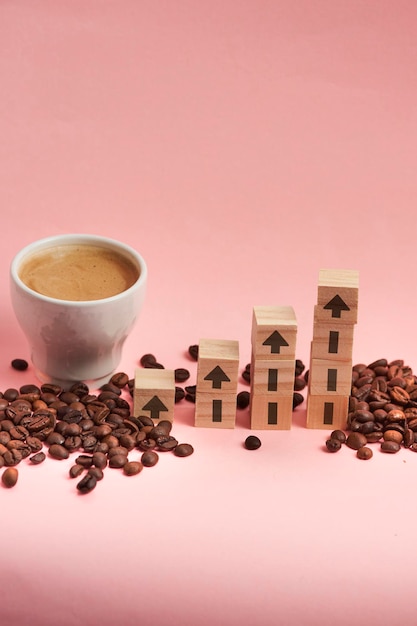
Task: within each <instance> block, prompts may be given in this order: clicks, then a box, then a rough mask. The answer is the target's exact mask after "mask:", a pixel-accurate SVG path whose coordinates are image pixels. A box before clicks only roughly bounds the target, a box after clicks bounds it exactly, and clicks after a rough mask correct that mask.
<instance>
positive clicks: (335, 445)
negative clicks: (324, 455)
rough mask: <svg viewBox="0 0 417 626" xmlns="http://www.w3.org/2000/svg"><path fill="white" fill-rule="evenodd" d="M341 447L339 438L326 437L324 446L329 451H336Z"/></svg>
mask: <svg viewBox="0 0 417 626" xmlns="http://www.w3.org/2000/svg"><path fill="white" fill-rule="evenodd" d="M341 447H342V443H341V441H340V440H339V439H332V438H331V437H330V439H327V441H326V448H327V450H328V451H329V452H338V451H339V450H340V449H341Z"/></svg>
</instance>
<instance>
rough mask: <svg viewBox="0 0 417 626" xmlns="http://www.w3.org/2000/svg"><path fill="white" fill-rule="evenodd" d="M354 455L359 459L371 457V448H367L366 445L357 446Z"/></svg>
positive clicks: (365, 459)
mask: <svg viewBox="0 0 417 626" xmlns="http://www.w3.org/2000/svg"><path fill="white" fill-rule="evenodd" d="M356 456H357V457H358V459H361V461H367V460H368V459H371V458H372V456H373V452H372V450H371V448H368V446H362V448H359V449H358V450H357V451H356Z"/></svg>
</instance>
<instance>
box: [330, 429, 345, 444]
mask: <svg viewBox="0 0 417 626" xmlns="http://www.w3.org/2000/svg"><path fill="white" fill-rule="evenodd" d="M330 439H338V440H339V441H340V443H346V434H345V433H344V432H343V430H339V429H338V430H334V431H333V432H331V433H330Z"/></svg>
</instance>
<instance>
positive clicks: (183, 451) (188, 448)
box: [174, 443, 194, 457]
mask: <svg viewBox="0 0 417 626" xmlns="http://www.w3.org/2000/svg"><path fill="white" fill-rule="evenodd" d="M193 452H194V448H193V446H192V445H191V444H189V443H179V444H178V445H177V446H176V447H175V448H174V454H175V456H181V457H184V456H190V454H192V453H193Z"/></svg>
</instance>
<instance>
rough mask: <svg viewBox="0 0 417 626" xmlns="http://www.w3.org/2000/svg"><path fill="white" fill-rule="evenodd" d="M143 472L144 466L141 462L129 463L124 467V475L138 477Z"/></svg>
mask: <svg viewBox="0 0 417 626" xmlns="http://www.w3.org/2000/svg"><path fill="white" fill-rule="evenodd" d="M142 470H143V465H142V463H140V461H128V462H127V463H125V465H124V466H123V473H124V474H126V476H136V475H137V474H139V473H140V472H141V471H142Z"/></svg>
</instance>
